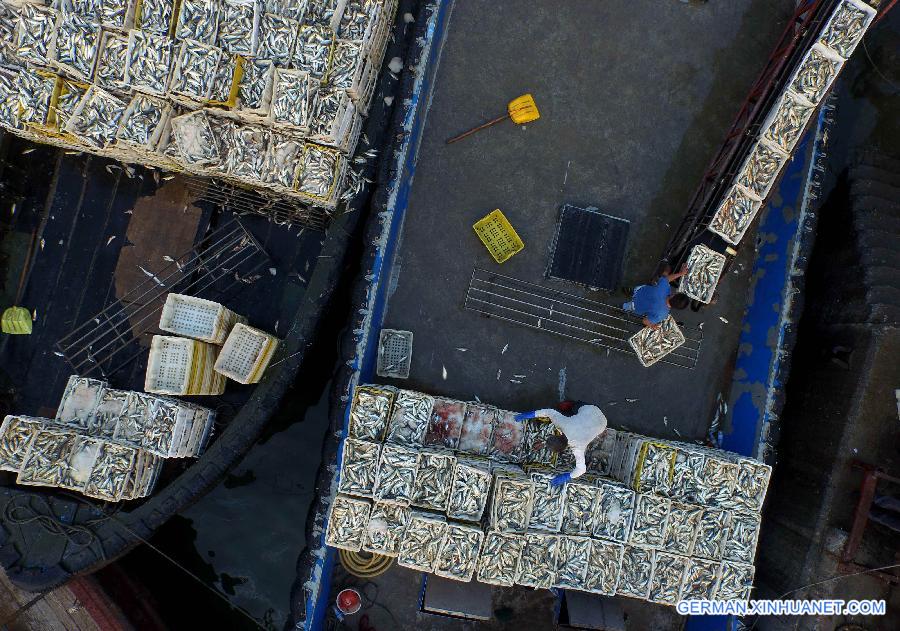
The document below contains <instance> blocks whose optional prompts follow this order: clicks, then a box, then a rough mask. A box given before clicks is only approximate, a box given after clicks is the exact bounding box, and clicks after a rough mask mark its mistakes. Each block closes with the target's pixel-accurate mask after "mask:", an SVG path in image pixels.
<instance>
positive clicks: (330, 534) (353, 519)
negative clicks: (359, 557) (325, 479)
mask: <svg viewBox="0 0 900 631" xmlns="http://www.w3.org/2000/svg"><path fill="white" fill-rule="evenodd" d="M371 506H372V504H371V502H369V501H368V500H362V499H356V498H353V497H348V496H346V495H338V496H336V497H335V498H334V502H333V503H332V505H331V511H330V512H329V515H328V527H327V529H326V531H325V543H326V545H329V546H331V547H333V548H342V549H344V550H350V551H351V552H359V551H360V550H361V549H362V545H363V540H364V539H365V535H366V529H367V526H368V523H369V512H370V511H371Z"/></svg>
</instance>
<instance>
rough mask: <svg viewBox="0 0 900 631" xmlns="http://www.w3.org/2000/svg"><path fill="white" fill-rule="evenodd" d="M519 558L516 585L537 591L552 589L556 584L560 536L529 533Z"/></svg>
mask: <svg viewBox="0 0 900 631" xmlns="http://www.w3.org/2000/svg"><path fill="white" fill-rule="evenodd" d="M524 539H525V543H524V545H523V546H522V553H521V554H520V556H519V566H518V568H517V570H516V583H517V584H519V585H524V586H525V587H534V588H535V589H550V588H551V587H552V586H553V584H554V583H555V582H556V553H557V550H558V549H559V539H560V537H559V536H558V535H553V534H549V533H541V532H528V533H526V534H525V535H524Z"/></svg>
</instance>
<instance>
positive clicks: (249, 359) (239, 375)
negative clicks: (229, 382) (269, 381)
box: [215, 322, 278, 383]
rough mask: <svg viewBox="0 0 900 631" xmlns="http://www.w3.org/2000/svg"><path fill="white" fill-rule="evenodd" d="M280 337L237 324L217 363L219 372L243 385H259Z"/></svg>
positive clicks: (216, 367)
mask: <svg viewBox="0 0 900 631" xmlns="http://www.w3.org/2000/svg"><path fill="white" fill-rule="evenodd" d="M276 348H278V338H276V337H275V336H273V335H269V334H268V333H266V332H265V331H260V330H259V329H254V328H253V327H252V326H247V325H246V324H243V323H240V322H239V323H238V324H235V325H234V328H233V329H232V330H231V333H229V334H228V339H226V340H225V346H223V347H222V352H221V353H219V358H218V359H217V360H216V366H215V369H216V372H218V373H219V374H222V375H225V376H226V377H228V378H229V379H234V380H235V381H237V382H239V383H256V382H258V381H259V380H260V379H261V378H262V374H263V372H264V371H265V369H266V366H268V365H269V362H270V361H271V359H272V355H274V354H275V349H276Z"/></svg>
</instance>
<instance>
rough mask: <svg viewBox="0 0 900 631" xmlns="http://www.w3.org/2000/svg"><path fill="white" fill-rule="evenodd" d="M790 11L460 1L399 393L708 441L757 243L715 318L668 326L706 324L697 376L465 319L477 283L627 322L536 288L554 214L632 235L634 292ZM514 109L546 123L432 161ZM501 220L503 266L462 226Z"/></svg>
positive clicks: (729, 282) (437, 107) (427, 144)
mask: <svg viewBox="0 0 900 631" xmlns="http://www.w3.org/2000/svg"><path fill="white" fill-rule="evenodd" d="M792 5H793V3H792V2H789V1H784V2H772V1H769V2H758V1H757V2H753V1H749V0H745V1H741V2H731V3H709V4H705V5H702V6H689V5H684V4H681V3H679V2H665V3H659V2H634V3H628V4H627V5H625V4H618V3H603V4H602V5H598V4H596V3H592V2H567V3H564V4H562V5H560V4H559V3H538V4H537V5H535V4H528V5H522V4H520V3H513V2H499V3H494V4H492V6H491V10H487V9H485V7H484V6H482V5H478V3H456V5H455V7H454V9H453V14H452V17H451V21H450V28H449V33H448V36H447V40H446V44H445V47H444V50H443V53H442V60H441V66H440V68H439V71H438V76H437V79H436V85H435V89H434V95H433V102H432V106H431V109H430V111H429V113H428V118H427V124H426V128H425V131H424V137H423V141H422V146H421V149H420V151H419V160H418V164H417V167H416V173H415V178H414V182H413V186H412V191H411V194H410V200H409V208H408V211H407V214H406V218H405V224H404V226H403V233H402V245H401V249H400V251H399V255H398V259H397V261H396V262H395V267H394V270H393V273H394V277H393V281H394V282H395V283H396V288H395V289H394V293H393V295H392V297H391V298H390V300H389V304H388V307H387V315H386V319H385V326H386V327H388V328H396V329H407V330H410V331H412V332H413V333H414V335H415V344H414V351H413V358H412V370H411V375H410V379H409V380H408V381H406V382H397V384H398V385H401V384H402V385H403V386H404V387H412V388H419V389H422V390H425V391H427V392H432V393H437V394H445V395H448V396H453V397H458V398H462V399H466V400H472V399H474V398H475V397H476V396H477V397H478V398H480V399H481V400H482V401H485V402H490V403H492V404H495V405H498V406H501V407H504V408H508V409H513V410H525V409H532V408H534V407H543V406H547V405H549V404H553V403H555V402H556V401H557V400H558V399H559V398H560V397H566V398H575V399H582V400H585V401H592V402H596V403H598V404H599V405H600V407H601V408H602V409H603V410H604V412H605V413H606V415H607V417H608V418H609V420H610V424H611V425H612V426H613V427H626V428H629V429H631V430H634V431H638V432H642V433H647V434H650V435H655V436H665V437H677V436H679V435H680V436H681V437H683V438H700V437H702V436H703V435H704V434H705V433H706V429H707V427H708V424H709V421H710V419H711V418H712V415H713V410H714V407H715V400H716V396H717V394H718V393H719V392H720V391H721V390H722V388H723V386H724V385H725V384H727V383H728V381H729V380H730V366H731V364H732V361H733V357H734V355H735V352H736V350H737V349H736V345H737V338H738V333H739V331H738V326H739V324H738V323H739V321H740V315H741V313H742V311H743V306H744V304H745V301H746V296H747V289H748V272H749V269H748V267H749V266H748V264H747V263H748V262H749V261H750V260H751V257H752V252H751V250H752V244H753V236H752V235H750V236H749V237H748V238H747V239H746V240H745V243H746V244H748V245H749V246H750V247H747V246H745V247H744V248H743V250H742V252H741V256H740V257H739V258H738V260H737V263H736V264H735V265H734V266H733V268H732V272H731V273H729V275H728V277H727V278H726V279H725V281H724V282H723V283H722V284H721V285H720V298H719V301H718V304H717V305H715V306H713V307H710V308H707V309H704V310H703V311H702V312H700V313H692V312H690V311H689V310H687V311H681V312H676V313H677V319H679V320H680V321H683V322H684V323H685V324H687V325H688V326H698V325H699V324H701V323H702V324H703V329H702V330H703V336H704V340H703V345H702V349H701V352H700V359H699V363H698V365H697V367H696V368H695V369H693V370H688V369H683V368H678V367H672V366H666V365H656V366H653V367H652V368H650V369H645V368H643V367H641V365H640V364H639V363H638V361H637V360H636V358H635V357H634V356H633V355H630V354H622V353H616V352H611V353H607V352H606V350H605V349H603V348H595V347H591V346H589V345H587V344H584V343H580V342H576V341H571V340H567V339H564V338H560V337H555V336H552V335H550V334H548V333H544V332H542V331H535V330H530V329H526V328H521V327H518V326H515V325H512V324H508V323H504V322H502V321H499V320H497V319H490V318H485V317H481V316H479V315H477V314H476V313H474V312H472V311H467V310H464V309H463V308H462V305H463V301H464V297H465V294H466V289H467V287H468V284H469V280H470V277H471V275H472V271H473V268H476V267H478V268H482V269H486V270H494V271H498V272H500V273H502V274H505V275H508V276H512V277H515V278H517V279H521V280H524V281H528V282H532V283H538V284H540V285H543V286H545V287H551V288H553V289H557V290H560V291H565V292H569V293H574V294H577V295H582V296H587V297H590V298H591V299H593V300H597V301H600V302H604V303H608V304H614V305H616V306H620V305H621V303H622V302H623V301H624V300H625V299H626V298H625V296H624V295H623V294H622V293H621V292H616V293H612V294H610V293H601V292H588V291H585V290H583V289H582V288H580V287H578V286H576V285H574V284H569V283H565V282H561V281H556V280H548V279H546V278H545V277H544V271H545V269H546V267H547V261H548V255H549V248H550V245H551V241H552V238H553V235H554V233H555V228H556V221H557V213H558V208H559V207H560V206H561V205H562V204H563V203H566V202H571V203H574V204H577V205H581V206H596V207H599V209H600V210H601V211H602V212H605V213H608V214H610V215H614V216H617V217H622V218H624V219H627V220H628V221H630V222H631V226H630V234H629V237H628V239H629V242H628V247H627V250H626V260H625V267H624V278H623V285H625V286H634V285H635V284H640V283H643V282H647V281H648V280H649V279H650V277H651V276H652V274H653V273H654V270H655V268H656V266H657V263H658V260H659V258H660V256H661V254H662V251H663V248H664V246H665V243H666V241H667V240H668V238H669V236H670V234H671V231H672V230H674V228H675V226H676V225H677V223H678V222H679V220H680V218H681V216H682V213H683V211H684V209H685V208H686V206H687V203H688V201H689V198H690V196H691V195H692V194H693V191H694V188H695V186H696V185H697V183H698V182H699V180H700V177H701V175H702V173H703V170H704V169H705V167H706V164H707V162H708V161H709V159H710V157H711V156H712V155H713V153H714V150H715V149H716V148H717V147H718V145H719V143H720V142H721V140H722V138H723V136H724V133H725V130H726V128H727V126H728V125H729V124H730V122H731V120H732V118H733V116H734V115H735V114H736V112H737V111H738V109H739V107H740V105H741V102H742V101H743V98H744V97H745V96H746V92H747V91H748V90H749V87H750V85H751V83H752V82H753V80H754V79H755V78H756V76H757V74H758V72H759V70H760V68H761V67H762V66H763V64H764V62H765V60H766V59H767V57H768V55H769V53H770V49H771V47H772V46H773V45H774V42H775V41H776V40H777V37H778V35H779V34H780V32H781V30H782V29H783V27H784V20H785V19H786V17H787V15H788V13H789V11H790V9H791V6H792ZM637 46H639V47H640V48H639V49H638V48H637ZM524 92H531V93H532V94H533V95H534V97H535V99H536V101H537V104H538V106H539V108H540V110H541V119H540V120H539V121H536V122H534V123H531V124H529V125H527V126H524V127H517V126H516V125H514V124H512V123H511V122H506V123H504V124H502V125H498V126H496V127H495V128H493V129H490V130H488V131H484V132H481V133H480V134H477V135H475V136H473V137H470V138H468V139H466V140H464V141H462V142H460V143H458V144H454V145H449V146H448V145H446V144H445V140H446V139H447V138H449V137H451V136H453V135H455V134H456V133H458V132H459V131H461V130H464V129H466V128H467V126H472V125H474V124H477V123H478V122H480V121H482V120H485V119H489V118H491V117H492V116H493V115H496V113H497V112H498V111H499V112H502V111H503V108H504V107H505V105H506V101H507V100H508V98H511V97H514V96H516V95H518V94H521V93H524ZM494 208H500V209H501V210H503V212H504V213H505V214H506V216H507V217H508V218H509V220H510V221H511V223H512V224H513V225H514V226H515V228H516V230H517V231H518V233H519V235H520V236H521V237H522V239H523V241H524V242H525V249H524V250H523V251H522V252H520V253H519V254H517V255H515V256H514V257H513V258H511V259H510V260H509V261H507V262H506V263H503V264H502V265H499V266H498V265H497V264H496V263H495V262H494V261H493V260H492V259H491V258H490V256H489V254H488V252H487V251H486V249H485V248H484V246H483V245H482V244H481V242H480V241H479V240H478V239H477V238H476V236H475V234H474V233H473V231H472V228H471V225H472V224H473V223H474V222H475V221H476V220H478V219H479V218H481V217H482V216H483V215H485V214H487V213H488V212H489V211H490V210H492V209H494ZM720 318H724V319H725V320H727V321H728V322H727V323H726V322H723V321H722V320H721V319H720ZM459 349H466V350H465V351H462V350H459ZM504 349H506V352H503V350H504ZM444 369H446V375H447V376H446V379H444V378H443V373H444ZM498 375H499V378H498ZM516 375H524V377H515V376H516ZM510 379H513V380H514V381H521V382H522V383H514V382H512V381H510ZM626 399H636V400H637V401H634V402H632V403H628V402H626ZM664 418H665V420H664Z"/></svg>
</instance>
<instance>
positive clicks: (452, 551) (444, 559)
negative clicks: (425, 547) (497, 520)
mask: <svg viewBox="0 0 900 631" xmlns="http://www.w3.org/2000/svg"><path fill="white" fill-rule="evenodd" d="M483 541H484V532H483V531H482V530H481V528H479V527H477V526H472V525H468V524H459V523H454V522H448V523H447V531H446V533H445V535H444V542H443V544H442V545H441V549H440V552H439V553H438V558H437V563H436V564H435V566H434V573H435V574H436V575H438V576H442V577H444V578H449V579H453V580H455V581H463V582H468V581H470V580H472V576H473V575H474V574H475V568H476V567H477V566H478V558H479V554H480V552H481V544H482V542H483Z"/></svg>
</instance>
